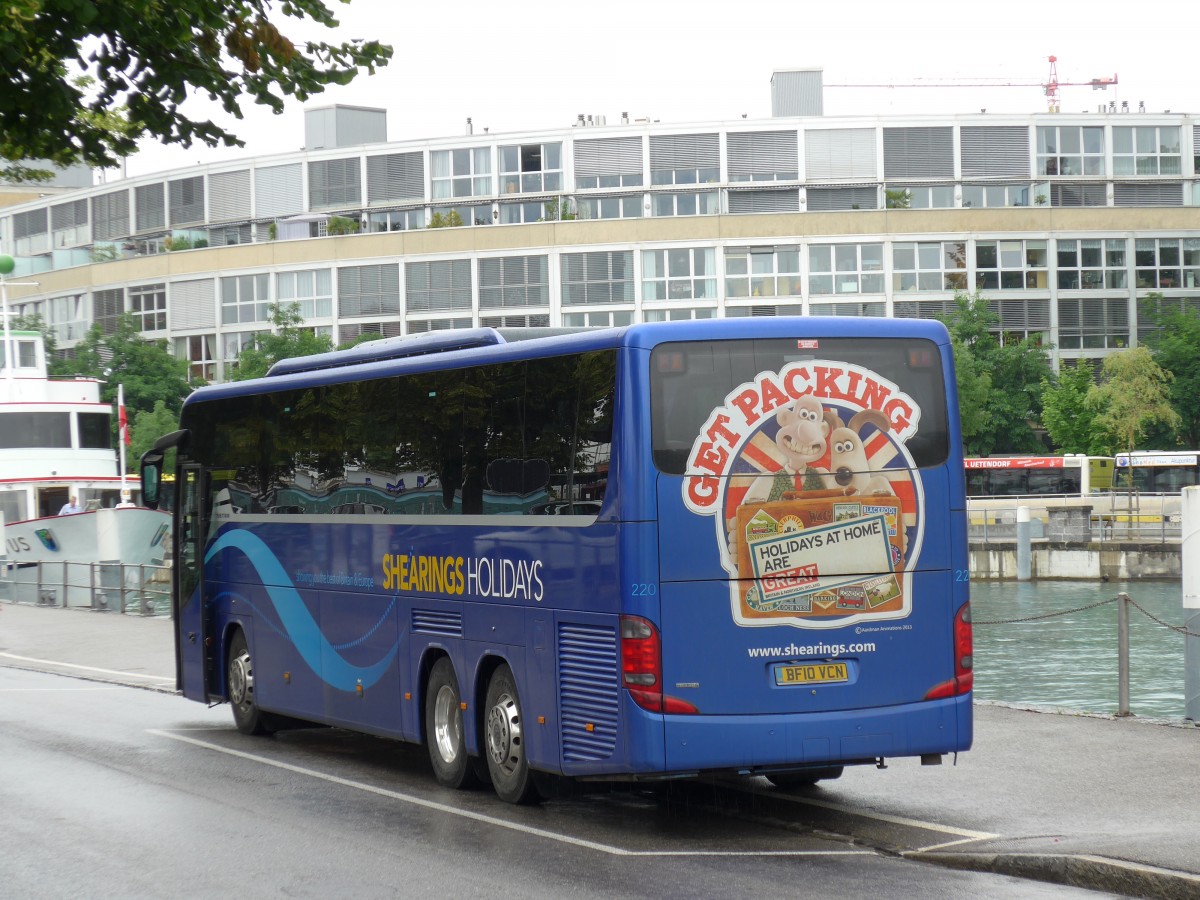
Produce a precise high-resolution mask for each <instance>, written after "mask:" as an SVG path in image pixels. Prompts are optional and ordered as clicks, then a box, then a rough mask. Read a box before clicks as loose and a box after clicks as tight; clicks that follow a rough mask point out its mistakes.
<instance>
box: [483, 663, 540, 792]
mask: <svg viewBox="0 0 1200 900" xmlns="http://www.w3.org/2000/svg"><path fill="white" fill-rule="evenodd" d="M486 727H487V763H488V771H489V772H491V775H492V786H493V787H494V788H495V789H496V794H497V795H498V796H499V797H500V799H501V800H505V801H507V802H509V803H536V802H537V801H538V800H540V799H541V797H540V796H539V794H538V792H537V787H536V786H535V785H534V782H533V778H532V777H531V773H530V771H529V760H528V759H526V757H525V736H524V720H523V718H522V715H521V698H520V695H518V694H517V681H516V679H515V678H513V673H512V669H510V668H509V667H508V666H501V667H500V668H498V669H497V670H496V671H495V673H494V674H493V675H492V680H491V682H490V683H489V684H488V690H487V725H486Z"/></svg>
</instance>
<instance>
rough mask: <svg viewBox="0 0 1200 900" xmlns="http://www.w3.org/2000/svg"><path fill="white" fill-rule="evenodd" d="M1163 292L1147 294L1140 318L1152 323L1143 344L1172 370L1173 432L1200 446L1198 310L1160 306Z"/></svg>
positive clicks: (1183, 441) (1189, 444)
mask: <svg viewBox="0 0 1200 900" xmlns="http://www.w3.org/2000/svg"><path fill="white" fill-rule="evenodd" d="M1161 300H1162V296H1161V295H1157V294H1150V295H1149V296H1148V297H1147V298H1146V299H1145V300H1144V301H1143V302H1142V305H1141V311H1140V315H1139V318H1140V319H1142V320H1144V321H1146V322H1149V323H1152V324H1153V326H1154V327H1153V328H1152V329H1149V330H1148V334H1147V336H1146V340H1145V344H1146V346H1147V347H1149V348H1150V352H1151V353H1152V354H1153V356H1154V362H1155V363H1157V364H1158V365H1159V366H1160V367H1162V368H1163V369H1165V370H1166V371H1168V372H1170V373H1171V381H1170V386H1169V388H1168V390H1167V398H1168V400H1169V401H1170V404H1171V408H1172V409H1174V410H1175V412H1177V413H1178V414H1179V419H1180V422H1179V426H1178V428H1177V429H1176V432H1175V434H1176V435H1177V437H1178V441H1179V443H1181V444H1182V445H1183V446H1185V447H1200V313H1197V312H1196V311H1195V310H1190V309H1188V310H1185V309H1174V310H1162V309H1161V308H1160V306H1159V303H1158V302H1156V301H1161Z"/></svg>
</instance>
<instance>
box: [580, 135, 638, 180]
mask: <svg viewBox="0 0 1200 900" xmlns="http://www.w3.org/2000/svg"><path fill="white" fill-rule="evenodd" d="M574 149H575V188H576V190H581V191H583V190H590V189H592V188H620V187H640V186H641V185H642V184H643V181H642V139H641V137H640V136H639V137H619V138H598V139H596V140H579V139H576V140H575V142H574Z"/></svg>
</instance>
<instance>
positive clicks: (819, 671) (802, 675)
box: [775, 662, 850, 685]
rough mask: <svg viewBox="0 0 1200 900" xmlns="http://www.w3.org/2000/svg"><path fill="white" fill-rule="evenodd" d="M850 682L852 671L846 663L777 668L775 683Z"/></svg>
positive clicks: (808, 664)
mask: <svg viewBox="0 0 1200 900" xmlns="http://www.w3.org/2000/svg"><path fill="white" fill-rule="evenodd" d="M849 680H850V671H849V669H848V667H847V666H846V664H845V663H844V662H838V663H805V664H803V665H798V666H793V665H788V666H776V667H775V683H776V684H780V685H785V684H829V683H832V682H838V681H849Z"/></svg>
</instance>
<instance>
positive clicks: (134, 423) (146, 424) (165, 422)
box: [125, 400, 179, 471]
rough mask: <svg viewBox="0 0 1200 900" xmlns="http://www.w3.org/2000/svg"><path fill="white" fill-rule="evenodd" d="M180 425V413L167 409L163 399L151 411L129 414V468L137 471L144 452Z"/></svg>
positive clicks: (127, 463)
mask: <svg viewBox="0 0 1200 900" xmlns="http://www.w3.org/2000/svg"><path fill="white" fill-rule="evenodd" d="M178 427H179V413H177V412H171V410H169V409H167V404H166V403H165V402H163V401H162V400H159V401H157V402H156V403H155V404H154V409H152V410H150V411H149V412H147V411H146V410H140V411H138V412H137V413H135V414H133V415H131V416H129V452H128V453H126V454H125V462H126V465H127V466H128V467H129V470H130V471H136V470H137V468H138V462H139V461H140V460H141V458H142V454H143V453H145V452H146V451H147V450H149V449H150V448H151V447H153V446H154V442H155V441H157V440H158V439H159V438H160V437H162V436H163V435H164V434H170V433H171V432H172V431H174V430H175V429H177V428H178ZM167 471H170V470H169V469H168V470H167Z"/></svg>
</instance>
